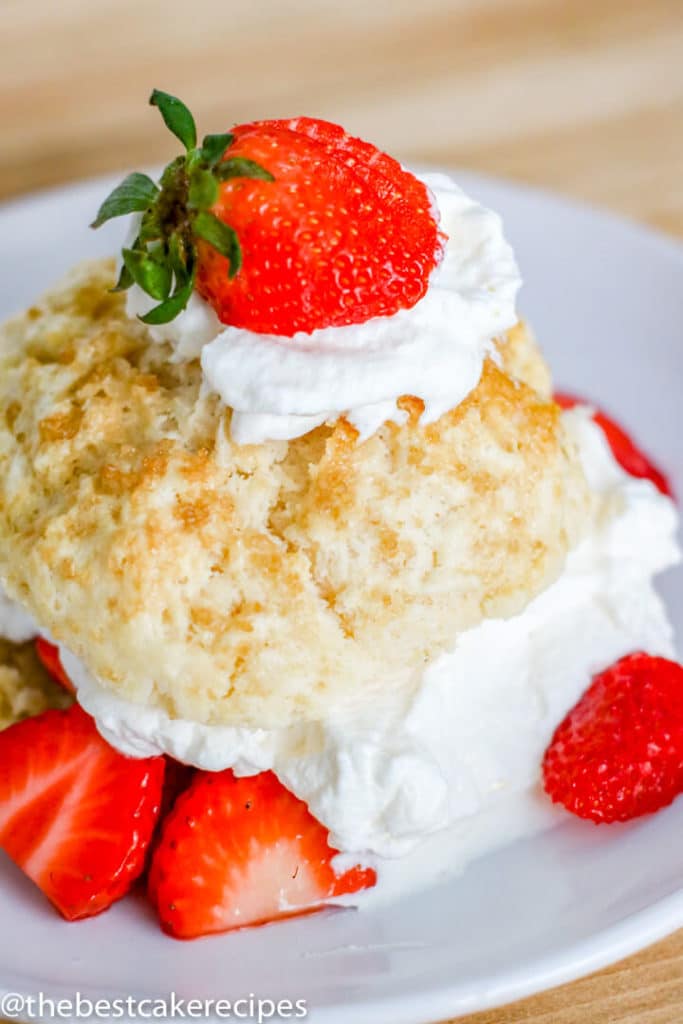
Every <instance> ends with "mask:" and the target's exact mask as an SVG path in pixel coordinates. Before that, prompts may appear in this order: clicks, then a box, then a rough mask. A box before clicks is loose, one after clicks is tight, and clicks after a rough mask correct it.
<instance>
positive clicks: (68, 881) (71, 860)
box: [0, 704, 164, 921]
mask: <svg viewBox="0 0 683 1024" xmlns="http://www.w3.org/2000/svg"><path fill="white" fill-rule="evenodd" d="M163 780H164V759H163V758H162V757H155V758H150V759H147V760H135V759H133V758H129V757H124V756H123V755H122V754H119V753H118V752H117V751H115V750H114V749H113V748H112V747H110V746H109V744H108V743H106V742H105V741H104V740H103V739H102V737H101V736H100V734H99V733H98V732H97V729H96V728H95V724H94V722H93V720H92V719H91V718H90V717H89V716H88V715H87V714H86V713H85V712H84V711H83V710H82V708H81V707H79V705H78V704H74V705H73V706H72V707H71V708H69V709H68V711H46V712H44V713H43V714H42V715H37V716H36V717H35V718H28V719H26V720H25V721H23V722H19V723H18V724H17V725H13V726H10V728H9V729H6V730H4V732H2V733H0V847H1V848H2V849H4V850H5V852H6V853H8V854H9V856H10V857H11V858H12V860H13V861H15V863H16V864H18V866H19V867H20V868H21V869H22V870H23V871H24V873H25V874H26V875H28V877H29V878H30V879H32V881H33V882H35V884H36V885H37V886H38V887H39V888H40V889H42V891H43V892H44V894H45V895H46V896H47V897H48V899H49V900H51V901H52V903H53V904H54V905H55V907H56V908H57V909H58V910H59V912H60V913H61V914H62V915H63V916H64V917H65V918H67V920H69V921H74V920H76V919H78V918H82V917H92V916H93V915H94V914H99V913H100V912H101V911H103V910H106V909H107V908H108V907H109V906H110V905H111V904H112V903H114V901H115V900H118V899H120V898H121V897H122V896H124V895H125V893H126V892H128V890H129V889H130V887H131V885H132V884H133V882H134V881H135V879H136V878H137V877H138V876H139V875H140V874H141V872H142V870H143V867H144V862H145V853H146V850H147V848H148V845H149V841H150V839H151V836H152V832H153V830H154V826H155V824H156V821H157V818H158V815H159V805H160V800H161V790H162V785H163Z"/></svg>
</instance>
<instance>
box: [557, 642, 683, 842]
mask: <svg viewBox="0 0 683 1024" xmlns="http://www.w3.org/2000/svg"><path fill="white" fill-rule="evenodd" d="M543 780H544V784H545V789H546V792H547V793H548V794H549V795H550V796H551V797H552V799H553V801H554V802H555V803H561V804H563V805H564V806H565V807H566V808H567V810H569V811H571V812H572V814H576V815H578V816H579V817H580V818H589V819H591V820H592V821H594V822H596V823H598V824H599V823H601V822H613V821H627V820H629V819H630V818H636V817H638V816H639V815H641V814H649V813H651V812H652V811H657V810H659V808H660V807H665V806H666V805H667V804H670V803H671V801H672V800H673V799H674V798H675V797H676V796H678V794H679V793H681V792H683V667H681V666H680V665H677V664H676V663H675V662H673V661H667V659H666V658H654V657H652V656H650V655H649V654H643V653H637V654H630V655H628V656H627V657H625V658H622V659H621V660H620V661H617V662H616V663H615V664H614V665H612V666H610V668H608V669H606V670H605V671H604V672H601V673H600V675H597V676H596V677H595V678H594V679H593V682H592V683H591V685H590V687H589V688H588V690H586V692H585V693H584V695H583V697H582V698H581V700H580V701H579V702H578V704H576V706H575V707H574V708H573V709H572V710H571V711H570V712H569V714H568V715H567V716H566V718H565V719H564V721H563V722H561V724H560V725H559V726H558V727H557V729H556V730H555V735H554V736H553V738H552V741H551V743H550V746H549V747H548V749H547V750H546V753H545V757H544V759H543Z"/></svg>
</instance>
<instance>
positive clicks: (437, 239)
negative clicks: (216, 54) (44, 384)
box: [93, 90, 442, 337]
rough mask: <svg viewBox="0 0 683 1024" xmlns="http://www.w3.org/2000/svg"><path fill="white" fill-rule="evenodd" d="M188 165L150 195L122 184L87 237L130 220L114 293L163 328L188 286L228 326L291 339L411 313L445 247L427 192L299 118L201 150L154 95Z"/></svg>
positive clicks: (351, 143)
mask: <svg viewBox="0 0 683 1024" xmlns="http://www.w3.org/2000/svg"><path fill="white" fill-rule="evenodd" d="M150 102H151V103H152V104H154V105H156V106H158V107H159V109H160V111H161V113H162V116H163V117H164V120H165V122H166V124H167V125H168V127H169V128H170V129H171V131H172V132H173V133H174V134H175V135H176V136H177V137H178V138H179V139H180V140H181V141H182V142H183V144H184V145H185V147H186V154H185V155H184V156H181V157H178V158H177V159H176V160H173V161H172V162H171V163H170V164H169V165H168V167H167V168H166V169H165V171H164V172H163V175H162V177H161V180H160V182H159V185H156V184H155V183H154V182H153V181H152V180H151V178H149V177H147V176H146V175H142V174H131V175H129V176H128V178H126V180H125V181H124V182H123V183H122V184H121V185H120V186H119V187H118V188H117V189H115V190H114V192H113V193H112V194H111V195H110V196H109V198H108V199H107V200H105V202H104V203H103V205H102V207H101V209H100V211H99V213H98V216H97V219H96V220H95V222H94V224H93V227H98V226H99V225H100V224H103V223H104V222H105V221H106V220H109V219H110V218H111V217H116V216H120V215H122V214H127V213H132V212H138V213H140V214H141V215H142V216H141V222H140V230H139V235H138V237H137V239H136V240H135V242H134V244H133V245H132V246H131V248H130V249H124V250H123V261H124V267H123V271H122V274H121V278H120V280H119V283H118V287H119V288H128V287H130V285H131V284H133V282H135V283H137V284H138V285H139V286H140V287H141V288H142V289H143V290H144V291H146V292H147V293H148V294H149V295H150V296H151V297H152V298H154V299H158V300H160V303H159V305H158V306H156V307H155V308H154V309H152V310H151V312H150V313H148V314H147V315H146V316H144V317H142V319H143V320H144V321H145V323H149V324H159V323H166V322H168V321H169V320H172V319H173V318H174V317H175V316H177V315H178V313H180V312H181V310H182V309H184V308H185V306H186V305H187V302H188V301H189V298H190V295H191V294H192V291H193V289H196V290H197V291H198V292H199V293H200V294H201V295H202V296H203V298H205V299H206V300H207V301H208V302H209V303H210V304H211V305H212V306H213V308H214V310H215V312H216V314H217V315H218V317H219V319H220V320H221V321H222V322H223V323H225V324H232V325H234V326H237V327H243V328H247V329H249V330H251V331H256V332H259V333H267V334H276V335H284V336H288V337H291V336H292V335H293V334H295V333H296V332H298V331H303V332H307V333H310V332H312V331H314V330H316V329H318V328H325V327H335V326H344V325H347V324H355V323H362V322H364V321H366V320H369V319H370V318H371V317H376V316H390V315H392V314H394V313H396V312H398V311H399V310H401V309H409V308H411V307H412V306H414V305H415V303H416V302H418V301H419V300H420V299H421V298H422V297H423V295H424V294H425V292H426V290H427V285H428V282H429V276H430V274H431V272H432V270H433V269H434V267H435V266H436V264H437V263H438V261H439V260H440V258H441V253H442V236H441V235H440V233H439V229H438V224H437V220H436V217H435V215H434V211H433V209H432V205H431V202H430V196H429V193H428V190H427V188H426V186H425V185H424V184H423V183H422V182H421V181H419V180H418V179H417V178H416V177H415V176H414V175H412V174H410V172H408V171H406V170H404V168H402V167H401V165H400V164H399V163H398V162H397V161H396V160H393V159H392V158H391V157H389V156H387V155H386V154H385V153H382V152H381V151H380V150H378V149H376V148H375V147H374V146H372V145H370V144H369V143H367V142H363V141H362V140H360V139H356V138H352V137H351V136H349V135H347V134H346V132H345V131H344V129H343V128H340V127H339V126H338V125H334V124H330V123H329V122H327V121H320V120H316V119H314V118H309V117H299V118H293V119H289V120H277V121H273V120H270V121H257V122H254V123H252V124H246V125H239V126H238V127H236V128H233V129H232V131H231V132H229V133H227V134H224V135H208V136H206V137H205V138H204V140H203V142H202V144H201V146H197V133H196V128H195V124H194V120H193V118H192V115H191V114H190V112H189V110H187V108H186V107H185V106H184V105H183V104H182V103H181V102H180V101H179V100H177V99H175V98H174V97H172V96H169V95H168V94H167V93H162V92H159V91H158V90H155V91H154V92H153V93H152V97H151V100H150Z"/></svg>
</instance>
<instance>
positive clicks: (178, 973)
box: [0, 175, 683, 1024]
mask: <svg viewBox="0 0 683 1024" xmlns="http://www.w3.org/2000/svg"><path fill="white" fill-rule="evenodd" d="M459 180H461V181H462V184H463V185H464V186H465V188H466V189H467V190H468V191H470V192H472V193H473V194H474V195H476V196H478V197H480V198H481V199H482V200H483V201H484V202H485V203H487V204H488V205H491V206H493V207H494V208H496V209H498V210H500V211H501V212H502V214H503V216H504V217H505V220H506V223H507V230H508V234H509V237H510V238H511V240H512V242H513V243H514V245H515V246H516V248H517V252H518V255H519V259H520V263H521V266H522V268H523V271H524V275H525V279H526V281H527V282H528V284H527V286H526V288H525V289H524V292H523V295H522V308H523V310H524V312H525V314H527V315H528V316H529V318H530V319H531V320H532V322H533V323H534V325H535V327H536V329H537V331H538V334H539V336H540V338H541V339H542V342H543V345H544V347H545V350H546V353H547V354H548V356H549V357H550V361H551V364H552V365H553V368H554V370H555V376H556V380H557V381H558V382H559V383H560V384H561V385H562V386H564V387H565V388H568V389H571V390H576V391H577V392H578V393H580V394H584V395H587V396H589V397H593V398H595V399H597V400H598V401H600V402H602V403H603V404H604V405H605V406H606V407H607V408H608V409H609V410H611V411H613V412H614V413H615V414H617V415H618V416H620V417H621V418H622V419H623V421H624V422H625V423H626V424H627V425H628V426H629V427H631V428H633V430H634V432H635V435H636V437H638V438H639V439H641V440H642V442H643V443H644V445H645V446H646V447H647V448H648V449H650V450H651V451H652V452H653V453H655V454H656V456H657V457H658V458H659V459H660V460H661V462H662V463H663V465H664V466H665V468H666V470H667V471H668V472H669V474H670V475H671V476H672V478H673V480H674V483H675V485H676V487H677V490H678V493H679V494H681V495H683V446H682V445H681V436H682V434H683V416H682V414H681V406H682V404H683V402H682V400H681V382H682V381H683V343H682V341H683V326H682V325H683V248H682V247H681V246H679V245H677V244H676V243H675V242H673V241H668V240H666V239H664V238H661V237H658V236H657V235H654V234H652V233H650V232H648V231H645V230H643V229H642V228H640V227H637V226H635V225H632V224H628V223H625V222H623V221H620V220H618V219H616V218H613V217H610V216H607V215H605V214H603V213H598V212H596V211H593V210H590V209H586V208H584V207H579V206H576V205H573V204H570V203H568V202H565V201H563V200H560V199H557V198H554V197H551V196H548V195H544V194H541V193H538V192H533V191H528V190H526V189H522V188H519V187H516V186H513V185H507V184H503V183H498V182H494V181H491V180H486V179H480V178H476V177H473V176H471V175H461V176H460V179H459ZM109 184H110V182H104V183H103V182H102V181H100V182H95V183H92V182H91V183H87V184H84V185H78V186H76V187H73V188H69V189H65V190H60V191H56V192H51V193H46V194H43V195H40V196H37V197H32V198H29V199H25V200H21V201H19V202H16V203H13V204H12V205H10V206H7V207H5V208H4V209H3V210H1V211H0V237H2V238H3V239H4V246H5V250H4V251H5V258H4V261H3V263H4V266H3V271H2V284H1V285H0V290H1V293H2V296H1V299H0V313H2V314H3V315H4V314H8V313H10V312H12V311H14V310H15V309H18V308H20V307H22V306H23V305H24V304H27V303H30V301H31V300H32V299H33V298H35V297H36V296H37V295H38V294H39V292H40V291H41V289H42V288H43V287H44V286H46V285H48V284H49V283H50V282H52V281H53V280H54V279H55V278H56V277H57V276H58V275H59V274H60V273H61V272H62V271H63V270H65V269H66V268H67V267H68V266H69V265H70V264H71V263H73V262H75V261H76V260H78V259H79V258H82V257H85V256H93V255H98V254H101V253H105V252H108V251H113V249H114V248H115V247H116V244H117V242H118V239H119V232H120V229H119V228H117V227H116V226H113V227H108V228H107V229H106V230H103V231H101V232H99V233H94V232H91V231H89V230H88V228H87V224H88V221H89V220H90V219H92V217H93V215H94V213H95V210H96V209H97V206H98V203H99V201H100V199H101V198H102V196H103V195H104V194H105V193H106V191H107V187H108V185H109ZM663 590H664V591H665V593H666V596H667V598H668V601H669V605H670V608H671V611H672V614H673V617H674V621H675V622H676V624H677V627H678V632H679V638H680V636H681V633H683V572H681V571H680V570H679V571H677V572H674V573H670V574H669V575H668V577H667V578H666V579H665V580H664V582H663ZM682 839H683V800H679V801H678V802H677V803H676V804H674V806H673V807H671V808H669V809H668V810H666V811H664V812H662V813H660V814H659V815H657V816H656V817H654V818H652V819H649V820H641V821H640V822H638V823H636V824H634V825H631V826H626V827H620V826H613V827H611V828H603V829H597V828H595V827H594V826H592V825H589V824H584V823H581V822H578V821H572V820H568V821H567V824H566V825H564V826H562V827H561V828H559V829H557V830H556V831H554V832H552V833H547V834H544V835H541V836H538V837H536V838H533V839H528V840H525V841H521V842H517V843H515V844H514V845H512V846H509V847H508V848H506V849H503V850H499V851H498V852H496V853H494V854H491V855H489V856H488V857H486V858H484V859H482V860H481V861H479V862H478V863H476V864H474V865H473V866H472V867H470V868H469V869H468V871H467V872H466V874H465V875H464V876H463V877H462V878H460V879H455V880H454V881H451V882H449V883H448V884H446V885H442V886H440V887H438V888H436V889H433V890H431V891H428V892H426V893H423V894H422V895H420V896H415V897H413V898H410V899H406V900H404V901H402V902H401V903H400V904H398V905H396V906H393V907H391V908H386V909H381V910H377V911H373V912H370V911H368V912H366V913H353V912H341V913H330V914H325V915H321V916H318V917H312V918H308V919H300V920H294V921H291V922H288V923H285V924H279V925H274V926H270V927H267V928H264V929H260V930H256V931H252V932H243V933H238V934H232V935H226V936H222V937H214V938H210V939H205V940H200V941H197V942H194V943H178V942H174V941H172V940H171V939H168V938H165V937H164V936H162V934H161V933H160V932H159V930H158V928H157V927H156V924H155V921H154V920H153V917H152V913H151V911H150V910H148V908H147V907H146V905H145V904H144V902H143V901H142V900H139V901H136V900H130V901H126V902H124V903H122V904H119V905H118V906H116V907H115V908H114V909H113V910H112V911H110V912H109V913H108V914H106V915H104V916H103V917H100V918H97V919H94V920H92V921H89V922H87V923H83V924H78V925H66V924H64V923H63V922H62V921H61V920H60V919H59V918H58V917H57V916H56V915H55V914H54V913H53V912H52V911H51V910H50V909H49V907H48V906H47V905H46V904H45V903H44V901H43V899H42V897H41V896H40V894H39V893H38V892H37V891H34V890H33V888H32V886H31V885H30V884H29V883H28V882H27V881H25V880H24V879H23V877H22V876H21V875H20V873H19V872H18V871H17V870H16V869H15V868H14V867H13V866H12V865H11V864H9V863H7V862H6V861H0V886H1V887H2V910H1V912H0V992H1V991H3V990H4V991H9V990H11V991H19V992H22V993H25V994H35V993H37V992H39V991H43V992H45V993H47V994H48V995H50V996H59V995H62V996H73V994H74V992H75V991H77V990H79V991H80V992H81V993H83V995H85V996H89V997H91V998H97V997H98V996H101V997H106V996H108V997H112V996H127V995H138V996H162V995H165V994H167V993H168V992H169V991H171V990H175V991H176V992H177V993H178V995H179V996H180V997H185V998H204V999H206V998H211V997H214V998H235V997H237V996H244V995H247V996H248V994H249V993H251V992H253V993H255V994H256V995H257V996H260V997H262V998H266V997H271V998H276V999H277V998H286V997H290V998H293V999H301V998H303V999H306V1000H307V1001H308V1005H309V1008H310V1011H311V1012H310V1018H309V1019H311V1020H313V1021H315V1022H321V1024H348V1022H349V1021H350V1020H354V1021H359V1022H360V1024H373V1022H374V1024H377V1022H387V1024H401V1022H409V1024H419V1022H426V1021H433V1020H436V1019H437V1018H444V1017H448V1016H452V1015H456V1014H461V1013H466V1012H469V1011H474V1010H481V1009H484V1008H486V1007H490V1006H495V1005H499V1004H501V1003H505V1002H508V1001H511V1000H514V999H517V998H519V997H521V996H524V995H527V994H529V993H532V992H536V991H538V990H540V989H543V988H547V987H550V986H552V985H556V984H558V983H560V982H563V981H567V980H569V979H572V978H576V977H578V976H579V975H582V974H585V973H587V972H588V971H591V970H594V969H595V968H598V967H601V966H603V965H604V964H607V963H609V962H611V961H614V960H616V959H618V958H619V957H622V956H625V955H626V954H628V953H630V952H633V951H634V950H637V949H639V948H641V947H642V946H645V945H646V944H648V943H650V942H652V941H654V940H655V939H657V938H659V937H661V936H663V935H665V934H667V933H668V932H671V931H673V930H674V929H675V928H677V927H679V926H681V925H683V860H682V859H681V848H682Z"/></svg>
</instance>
